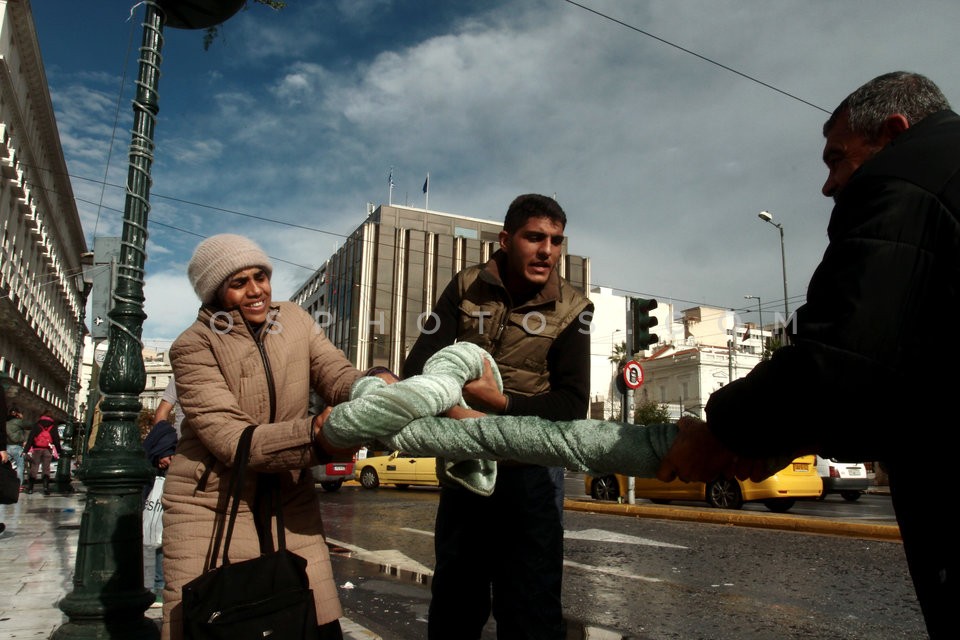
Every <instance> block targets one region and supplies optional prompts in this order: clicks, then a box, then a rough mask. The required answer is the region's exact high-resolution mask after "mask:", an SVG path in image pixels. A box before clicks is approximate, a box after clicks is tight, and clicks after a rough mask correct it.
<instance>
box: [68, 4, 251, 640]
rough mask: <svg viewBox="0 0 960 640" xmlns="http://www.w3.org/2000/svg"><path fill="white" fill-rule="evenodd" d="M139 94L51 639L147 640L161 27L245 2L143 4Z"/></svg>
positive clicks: (226, 12) (217, 16)
mask: <svg viewBox="0 0 960 640" xmlns="http://www.w3.org/2000/svg"><path fill="white" fill-rule="evenodd" d="M140 4H142V5H144V18H143V36H142V40H141V45H140V60H139V71H138V76H137V82H136V86H137V94H136V97H135V98H134V100H133V131H132V136H131V140H130V151H129V166H128V170H127V195H126V200H125V201H124V208H123V233H122V237H121V243H120V260H119V262H118V269H117V285H116V288H115V289H114V292H113V307H112V309H111V310H110V313H109V314H108V316H109V318H110V334H109V336H110V337H109V341H108V347H107V354H106V357H105V359H104V362H103V368H102V370H101V372H100V378H99V386H100V390H101V392H102V393H103V402H102V404H101V408H102V416H103V418H102V421H101V423H100V426H99V427H98V429H97V438H96V441H95V442H94V445H93V447H92V448H91V449H90V451H89V454H88V458H89V462H88V463H85V464H84V466H83V468H81V470H80V472H79V477H80V479H81V481H82V482H83V483H84V485H85V486H86V487H87V494H86V502H85V506H84V511H83V518H82V519H81V520H80V535H79V541H78V544H77V560H76V566H75V570H74V575H73V591H71V592H70V593H68V594H67V595H66V597H64V598H63V599H62V600H61V601H60V604H59V606H60V610H61V611H63V612H64V613H65V614H66V615H67V617H68V618H69V621H68V622H66V623H65V624H64V625H62V626H61V627H59V628H57V629H55V630H54V632H53V634H52V635H51V636H50V637H51V640H87V639H89V640H102V639H104V638H110V639H111V640H127V639H129V640H153V639H155V638H158V637H159V635H160V634H159V630H158V629H157V625H156V624H155V623H154V622H153V621H152V620H149V619H148V618H147V617H146V616H145V615H144V612H146V610H147V608H148V607H149V606H150V604H151V603H152V602H153V601H154V598H155V596H154V594H153V592H152V591H150V589H147V588H146V587H145V586H144V584H143V528H142V527H143V516H142V514H143V511H142V509H143V505H142V504H141V502H142V495H143V487H144V485H145V484H146V483H147V481H148V480H149V479H150V478H152V477H153V470H152V468H151V466H150V464H149V463H148V462H147V459H146V457H145V456H144V454H143V447H142V445H141V442H140V432H139V429H137V422H136V421H137V417H138V416H139V414H140V409H141V404H140V394H141V393H142V392H143V388H144V386H145V384H146V371H145V369H144V364H143V344H142V342H141V334H142V332H143V321H144V319H146V314H145V313H144V312H143V302H144V296H143V275H144V264H145V262H146V257H147V251H146V245H147V219H148V217H149V213H150V186H151V182H152V181H151V178H150V168H151V166H152V165H153V150H154V144H153V133H154V128H155V125H156V117H157V113H158V112H159V110H160V108H159V100H158V94H157V89H158V86H159V84H160V61H161V55H160V52H161V49H162V48H163V28H164V25H166V26H170V27H175V28H185V29H205V28H207V27H212V26H215V25H218V24H220V23H222V22H224V21H225V20H227V19H228V18H230V17H231V16H232V15H233V14H235V13H236V12H237V11H239V10H240V8H241V7H242V6H243V0H144V1H143V2H141V3H140Z"/></svg>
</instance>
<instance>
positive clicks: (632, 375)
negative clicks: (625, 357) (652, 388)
mask: <svg viewBox="0 0 960 640" xmlns="http://www.w3.org/2000/svg"><path fill="white" fill-rule="evenodd" d="M623 381H624V382H625V383H626V385H627V386H628V387H629V388H631V389H639V388H640V385H642V384H643V367H641V366H640V363H639V362H637V361H636V360H631V361H630V362H628V363H627V364H625V365H624V367H623Z"/></svg>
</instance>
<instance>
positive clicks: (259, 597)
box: [182, 425, 319, 640]
mask: <svg viewBox="0 0 960 640" xmlns="http://www.w3.org/2000/svg"><path fill="white" fill-rule="evenodd" d="M255 427H256V425H253V426H250V427H247V428H246V429H245V430H244V432H243V435H242V436H241V437H240V442H239V443H238V444H237V455H236V461H235V467H234V473H233V477H232V478H231V479H230V486H229V488H228V493H229V494H230V500H231V504H230V516H229V520H228V523H227V526H226V536H225V537H224V536H223V526H222V524H221V526H220V527H219V530H218V531H217V532H216V533H215V534H214V535H215V541H214V547H213V553H212V554H211V556H210V566H209V567H208V568H207V569H206V570H205V571H204V573H203V574H202V575H201V576H200V577H198V578H195V579H193V580H191V581H190V582H188V583H187V584H185V585H184V586H183V605H182V606H183V636H184V638H186V639H187V640H222V639H223V640H225V639H229V640H247V639H250V640H253V639H254V638H256V639H257V640H263V638H276V639H277V640H285V639H287V638H291V639H292V638H297V639H299V638H304V639H307V640H313V639H317V638H319V632H318V628H317V611H316V607H315V605H314V601H313V591H312V590H311V589H310V584H309V580H308V579H307V561H306V560H305V559H304V558H302V557H301V556H298V555H297V554H295V553H293V552H291V551H288V550H287V549H286V537H285V535H284V528H283V513H282V509H281V508H280V497H279V490H278V489H277V487H276V486H274V490H273V491H272V493H271V509H272V511H273V516H274V517H275V518H276V520H277V547H278V549H277V550H276V551H273V550H272V549H270V550H267V551H266V552H263V549H262V548H261V552H262V553H263V555H261V556H260V557H258V558H253V559H252V560H244V561H242V562H235V563H233V562H230V557H229V551H230V538H231V536H232V535H233V527H234V524H235V523H236V519H237V511H238V510H239V508H240V495H241V493H242V489H243V484H244V476H245V475H246V470H247V460H248V458H249V456H250V442H251V440H252V439H253V430H254V428H255ZM268 538H269V536H268ZM221 539H222V540H223V562H222V564H221V565H220V566H219V567H218V566H216V564H217V561H218V556H219V555H220V542H221ZM262 539H263V538H262V537H261V540H262ZM270 546H271V547H272V543H271V545H270Z"/></svg>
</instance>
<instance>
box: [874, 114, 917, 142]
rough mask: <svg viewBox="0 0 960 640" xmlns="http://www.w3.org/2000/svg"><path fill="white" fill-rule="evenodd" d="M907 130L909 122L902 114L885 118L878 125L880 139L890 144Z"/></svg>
mask: <svg viewBox="0 0 960 640" xmlns="http://www.w3.org/2000/svg"><path fill="white" fill-rule="evenodd" d="M909 128H910V122H909V121H908V120H907V116H905V115H903V114H902V113H895V114H893V115H891V116H887V119H886V120H884V121H883V124H882V125H880V137H881V138H883V139H884V140H885V141H886V142H890V141H891V140H895V139H896V138H897V136H899V135H900V134H901V133H903V132H904V131H906V130H907V129H909Z"/></svg>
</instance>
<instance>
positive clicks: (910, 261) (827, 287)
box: [659, 71, 960, 638]
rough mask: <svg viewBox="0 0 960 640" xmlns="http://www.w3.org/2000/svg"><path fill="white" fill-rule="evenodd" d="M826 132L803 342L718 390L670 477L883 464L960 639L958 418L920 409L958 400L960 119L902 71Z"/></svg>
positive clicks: (852, 102) (936, 622)
mask: <svg viewBox="0 0 960 640" xmlns="http://www.w3.org/2000/svg"><path fill="white" fill-rule="evenodd" d="M823 134H824V136H825V138H826V144H825V145H824V150H823V161H824V162H825V163H826V165H827V170H828V177H827V180H826V182H825V183H824V185H823V194H824V195H825V196H828V197H831V198H833V199H834V201H835V206H834V208H833V212H832V214H831V216H830V223H829V226H828V229H827V232H828V235H829V239H830V244H829V245H828V246H827V249H826V252H825V253H824V255H823V260H822V261H821V263H820V265H819V266H818V267H817V269H816V271H815V272H814V274H813V278H812V279H811V281H810V285H809V287H808V289H807V302H806V304H804V305H803V306H802V307H800V308H799V309H798V310H797V314H796V319H795V324H794V332H793V335H792V337H791V344H790V345H789V346H786V347H784V348H782V349H779V350H778V351H776V352H775V353H774V355H773V357H772V358H771V359H770V360H769V361H768V362H763V363H761V364H760V365H758V366H757V367H756V368H755V369H754V370H753V371H751V372H750V374H749V375H747V376H746V377H745V378H743V379H741V380H737V381H735V382H732V383H730V384H729V385H727V386H726V387H724V388H723V389H720V390H719V391H717V392H715V393H714V394H713V395H712V396H711V397H710V400H709V402H708V403H707V407H706V412H707V422H706V423H702V422H699V421H695V420H690V419H684V420H682V421H681V425H680V427H681V435H680V437H678V439H677V441H676V442H675V443H674V447H673V448H672V449H671V452H670V455H669V456H668V457H667V459H666V462H665V463H664V465H663V466H662V467H661V469H660V474H659V477H661V478H662V479H667V478H670V477H672V476H674V475H677V476H679V477H680V478H683V479H686V480H710V479H713V478H714V477H716V475H717V474H721V473H722V474H725V475H731V474H735V475H737V476H738V477H741V478H743V477H752V478H753V479H759V478H760V477H761V476H763V475H764V472H763V471H762V469H763V468H765V466H766V465H764V464H763V463H762V461H761V459H762V458H767V457H775V456H779V457H787V458H790V457H793V456H795V455H798V454H803V453H818V454H820V455H823V456H824V457H836V458H840V459H844V460H879V461H882V463H883V464H884V466H885V468H886V469H887V471H888V473H889V476H890V489H891V493H892V496H893V505H894V508H895V509H896V513H897V521H898V523H899V525H900V533H901V536H902V537H903V548H904V552H905V553H906V557H907V563H908V565H909V568H910V574H911V576H912V578H913V583H914V587H915V589H916V592H917V597H918V599H919V601H920V606H921V608H922V610H923V615H924V618H925V620H926V624H927V630H928V632H929V634H930V637H931V638H947V637H950V638H955V637H956V633H957V631H956V624H955V623H954V616H955V613H954V611H953V609H954V607H955V605H956V604H957V602H960V600H958V597H957V586H956V585H957V576H956V573H955V572H956V569H957V549H958V545H957V543H956V540H955V536H956V534H955V533H954V532H953V531H952V529H951V528H950V527H947V526H945V525H944V523H943V522H942V514H943V504H942V499H941V498H940V497H938V496H936V492H935V491H933V490H932V489H931V488H932V487H942V486H952V485H953V484H954V478H952V475H953V471H952V470H953V464H952V459H951V458H952V457H953V455H952V452H953V448H952V446H950V445H948V444H947V442H948V438H950V440H949V441H950V442H952V438H951V437H950V436H949V435H948V432H949V431H950V430H952V427H951V426H950V425H949V424H948V423H947V421H945V420H940V419H938V418H937V417H935V416H932V415H929V414H927V413H926V412H923V411H922V410H921V409H920V407H922V406H929V405H930V404H932V405H934V406H938V405H941V404H943V403H946V404H947V405H949V402H950V398H952V397H953V394H954V393H956V388H957V383H958V375H957V373H956V371H955V369H956V367H953V366H951V364H952V363H954V362H956V361H957V359H958V357H960V341H958V340H955V339H953V338H948V339H946V340H934V339H933V338H935V336H937V331H936V328H937V325H938V323H941V324H942V323H944V321H945V322H947V323H952V322H953V320H954V319H955V318H956V317H958V314H960V116H958V115H957V114H956V113H954V112H953V111H951V110H950V105H949V103H948V102H947V99H946V98H945V97H944V96H943V93H942V92H941V91H940V89H938V88H937V86H936V85H935V84H933V83H932V82H931V81H930V80H929V79H927V78H925V77H924V76H921V75H918V74H915V73H908V72H902V71H898V72H894V73H888V74H884V75H882V76H879V77H877V78H874V79H873V80H871V81H870V82H868V83H866V84H865V85H863V86H862V87H860V88H859V89H857V90H856V91H854V92H853V93H851V94H850V95H849V96H848V97H847V98H846V99H845V100H844V101H843V102H841V103H840V106H838V107H837V109H836V110H835V111H834V112H833V114H832V115H831V116H830V118H829V120H827V122H826V124H825V125H824V127H823ZM943 328H944V329H945V328H946V327H943ZM944 363H946V366H944ZM944 370H945V372H944ZM948 420H949V419H948Z"/></svg>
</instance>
